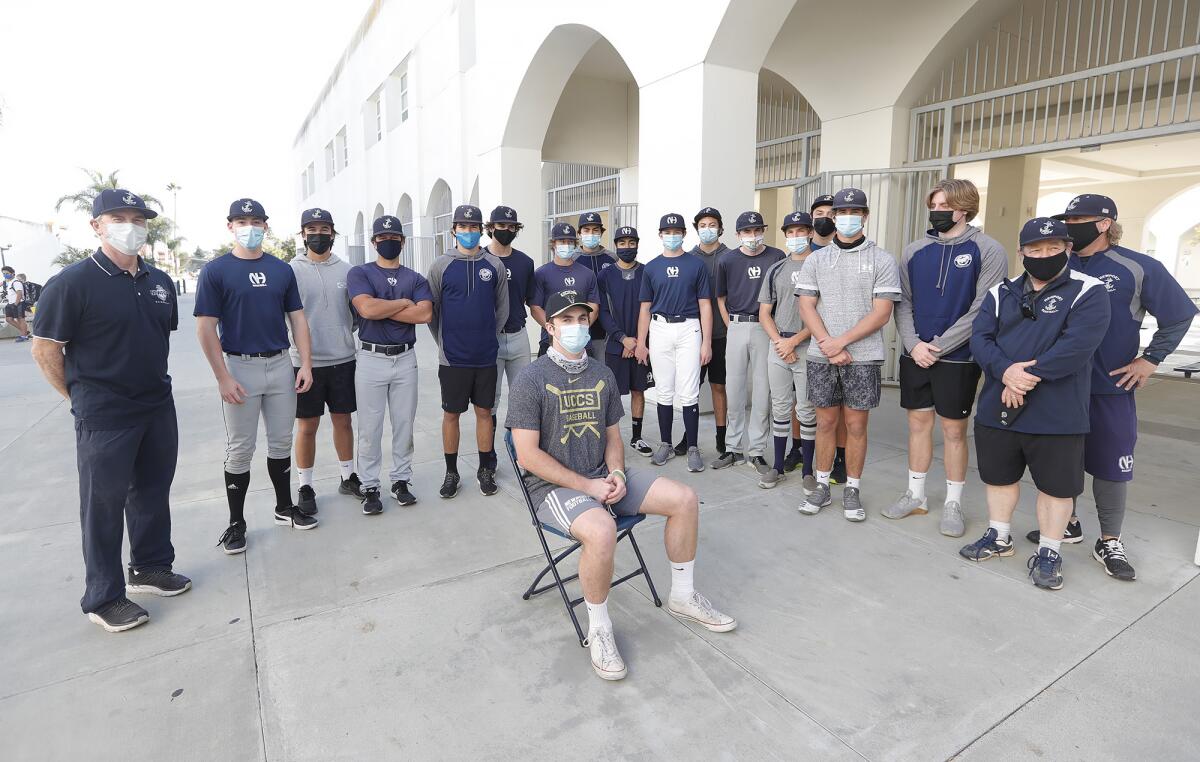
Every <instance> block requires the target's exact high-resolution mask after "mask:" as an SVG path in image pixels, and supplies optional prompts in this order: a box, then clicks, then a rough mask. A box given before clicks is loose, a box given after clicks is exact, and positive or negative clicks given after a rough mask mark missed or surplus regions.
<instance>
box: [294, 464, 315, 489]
mask: <svg viewBox="0 0 1200 762" xmlns="http://www.w3.org/2000/svg"><path fill="white" fill-rule="evenodd" d="M296 473H297V474H298V475H299V476H300V486H301V487H311V486H312V475H313V470H312V469H311V468H297V469H296Z"/></svg>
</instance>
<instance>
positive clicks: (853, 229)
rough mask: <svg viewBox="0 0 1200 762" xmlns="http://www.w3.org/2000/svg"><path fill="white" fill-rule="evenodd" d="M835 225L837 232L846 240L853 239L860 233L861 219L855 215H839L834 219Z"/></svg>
mask: <svg viewBox="0 0 1200 762" xmlns="http://www.w3.org/2000/svg"><path fill="white" fill-rule="evenodd" d="M834 222H835V223H836V224H837V232H839V233H841V234H842V235H844V236H845V237H847V238H853V237H854V236H856V235H858V234H859V233H860V232H862V228H863V218H862V217H861V216H860V215H857V214H839V215H837V217H835V218H834Z"/></svg>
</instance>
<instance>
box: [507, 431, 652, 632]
mask: <svg viewBox="0 0 1200 762" xmlns="http://www.w3.org/2000/svg"><path fill="white" fill-rule="evenodd" d="M504 446H505V448H506V449H507V450H508V459H509V460H510V461H512V467H513V473H515V474H516V475H517V483H518V484H520V485H521V494H522V495H524V496H525V507H526V508H528V509H529V517H530V519H532V520H533V526H534V527H535V528H536V529H537V533H538V539H539V540H541V542H542V552H543V553H545V554H546V562H547V564H546V568H544V569H542V570H541V572H539V573H538V575H537V576H536V577H534V579H533V584H531V585H530V586H529V589H528V590H526V591H525V592H524V593H523V594H522V595H521V598H522V599H523V600H526V601H527V600H529V599H530V598H531V597H533V596H535V595H540V594H542V593H544V592H546V591H547V590H553V589H554V588H558V592H559V593H560V594H561V595H562V599H563V604H564V605H565V606H566V607H567V614H568V615H570V617H571V623H572V624H574V625H575V634H576V635H577V636H578V637H579V645H580V646H585V647H586V643H587V635H585V634H584V632H583V628H582V627H580V626H579V617H577V616H576V615H575V607H576V606H578V605H579V604H581V603H583V596H582V595H581V596H579V597H578V598H575V599H572V598H571V596H569V595H568V594H567V587H566V584H567V583H568V582H571V581H572V580H575V579H578V578H579V574H578V572H577V573H575V574H572V575H571V576H569V577H563V576H562V575H560V574H559V573H558V564H559V562H560V561H562V560H563V559H565V558H567V557H568V556H570V555H571V554H572V553H574V552H575V551H577V550H579V548H580V547H581V545H580V543H579V542H578V541H576V540H575V538H574V537H572V536H571V535H570V534H568V533H567V532H564V531H562V530H561V529H559V528H558V527H556V526H554V525H553V524H545V523H543V522H541V521H538V517H537V508H536V507H535V506H534V505H533V500H532V499H531V498H530V497H529V488H528V487H527V486H525V479H524V478H522V476H521V467H520V466H519V465H517V450H516V447H514V446H513V439H512V432H511V431H508V432H505V434H504ZM644 518H646V517H645V515H643V514H640V513H639V514H637V515H636V516H619V517H617V544H618V545H619V544H620V542H621V540H624V539H627V538H628V540H629V545H630V546H631V547H632V548H633V552H634V555H636V556H637V560H638V568H637V569H634V570H633V571H631V572H630V573H628V574H626V575H625V576H624V577H621V578H620V579H615V580H613V583H612V587H616V586H617V585H619V584H621V583H622V582H628V581H629V580H631V579H633V578H635V577H637V576H639V575H640V576H643V577H645V578H646V585H647V586H649V588H650V596H651V597H652V598H653V599H654V605H655V606H660V607H661V606H662V601H661V600H659V597H658V591H657V590H655V589H654V580H652V579H650V572H649V571H648V570H647V569H646V561H645V559H643V558H642V551H641V549H640V548H638V544H637V540H636V539H635V538H634V536H633V528H634V527H635V526H637V525H638V524H640V523H641V521H642V519H644ZM546 532H550V533H551V534H553V535H556V536H558V537H561V538H563V539H564V540H567V541H569V542H570V543H571V547H569V548H567V549H566V550H564V551H562V552H561V553H559V554H558V555H557V556H556V555H554V554H553V553H552V552H551V551H550V544H549V543H547V542H546ZM547 573H549V574H553V575H554V582H551V583H547V584H545V585H542V586H541V587H538V583H540V582H541V581H542V578H543V577H545V576H546V574H547Z"/></svg>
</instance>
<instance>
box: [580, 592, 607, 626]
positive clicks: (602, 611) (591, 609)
mask: <svg viewBox="0 0 1200 762" xmlns="http://www.w3.org/2000/svg"><path fill="white" fill-rule="evenodd" d="M584 603H585V604H587V611H588V632H595V631H596V630H600V629H607V630H611V629H612V620H611V619H609V618H608V598H605V599H604V600H602V601H600V602H599V603H592V602H591V601H588V600H585V601H584Z"/></svg>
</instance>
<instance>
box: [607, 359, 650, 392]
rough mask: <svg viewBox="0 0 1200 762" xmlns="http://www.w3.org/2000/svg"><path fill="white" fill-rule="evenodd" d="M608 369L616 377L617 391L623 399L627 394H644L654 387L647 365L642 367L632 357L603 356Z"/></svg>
mask: <svg viewBox="0 0 1200 762" xmlns="http://www.w3.org/2000/svg"><path fill="white" fill-rule="evenodd" d="M604 362H605V364H606V365H608V369H609V370H611V371H612V372H613V375H614V376H616V377H617V391H618V392H620V393H621V396H622V397H624V396H625V395H626V394H629V392H630V391H631V390H632V391H635V392H644V391H646V390H647V389H649V388H650V387H652V386H654V375H653V374H652V373H651V372H650V366H649V365H642V364H641V363H640V362H638V361H637V359H636V358H633V357H621V356H620V355H607V354H606V355H604Z"/></svg>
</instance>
